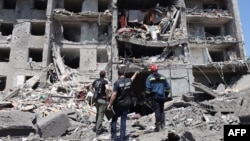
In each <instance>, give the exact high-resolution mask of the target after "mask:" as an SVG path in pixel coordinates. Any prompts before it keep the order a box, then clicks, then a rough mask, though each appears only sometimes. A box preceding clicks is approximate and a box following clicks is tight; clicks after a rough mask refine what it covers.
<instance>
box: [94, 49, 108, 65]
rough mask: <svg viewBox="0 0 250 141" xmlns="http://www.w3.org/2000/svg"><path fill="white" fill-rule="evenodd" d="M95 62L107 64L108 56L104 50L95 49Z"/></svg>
mask: <svg viewBox="0 0 250 141" xmlns="http://www.w3.org/2000/svg"><path fill="white" fill-rule="evenodd" d="M97 62H98V63H107V62H108V54H107V50H106V49H105V48H104V49H97Z"/></svg>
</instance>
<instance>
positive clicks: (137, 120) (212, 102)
mask: <svg viewBox="0 0 250 141" xmlns="http://www.w3.org/2000/svg"><path fill="white" fill-rule="evenodd" d="M248 77H250V76H249V75H246V76H244V77H242V79H240V80H239V81H238V82H237V83H235V85H234V86H232V87H231V88H230V89H229V88H227V89H226V88H225V87H224V88H223V87H221V86H219V87H218V89H217V90H212V89H210V88H207V87H205V86H202V85H201V87H200V90H201V91H200V92H196V93H188V94H183V96H182V97H172V99H171V100H168V101H166V103H165V108H164V109H165V117H166V126H165V130H164V131H162V132H154V122H155V119H154V113H151V114H148V115H144V116H141V115H140V113H134V112H132V113H130V114H129V115H128V119H127V135H128V139H129V140H131V141H150V140H154V141H178V140H181V141H211V138H213V139H212V140H213V141H220V140H223V126H224V125H232V124H246V123H248V122H249V120H248V119H249V117H250V112H249V111H250V110H249V105H250V104H249V99H250V98H249V96H250V93H249V92H248V88H247V87H246V83H242V82H244V81H246V80H247V79H248ZM66 78H67V77H65V79H61V80H60V81H58V82H56V83H53V84H52V83H48V84H47V85H46V86H44V87H39V86H38V87H36V88H33V89H32V88H30V87H28V86H29V85H27V83H26V84H25V85H23V86H22V87H19V88H17V89H14V90H13V91H10V92H8V93H6V94H3V95H2V97H1V103H0V108H1V111H0V112H1V113H0V136H1V140H22V141H31V140H74V141H77V140H79V141H80V140H82V141H95V140H104V141H105V140H109V138H110V126H109V124H110V121H108V120H107V118H106V117H105V119H104V122H103V125H104V127H105V128H106V129H105V128H104V129H105V131H106V132H104V134H103V135H101V136H99V137H96V136H95V132H94V128H93V127H94V126H95V114H96V109H95V105H94V103H92V102H91V96H92V93H91V92H90V91H88V89H87V88H88V86H87V85H83V84H79V83H77V82H74V81H71V79H66ZM196 86H197V84H196ZM239 88H242V89H239ZM211 94H213V95H211ZM135 108H136V107H135ZM118 125H119V123H118ZM118 128H119V127H118Z"/></svg>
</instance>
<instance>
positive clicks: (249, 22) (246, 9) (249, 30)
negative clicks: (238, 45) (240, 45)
mask: <svg viewBox="0 0 250 141" xmlns="http://www.w3.org/2000/svg"><path fill="white" fill-rule="evenodd" d="M238 6H239V12H240V19H241V25H242V30H243V35H244V42H245V48H246V53H247V57H249V56H250V0H238Z"/></svg>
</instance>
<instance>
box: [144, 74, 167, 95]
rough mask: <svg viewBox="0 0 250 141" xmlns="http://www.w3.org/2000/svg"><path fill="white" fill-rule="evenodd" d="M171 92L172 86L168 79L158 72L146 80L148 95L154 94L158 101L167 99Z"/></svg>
mask: <svg viewBox="0 0 250 141" xmlns="http://www.w3.org/2000/svg"><path fill="white" fill-rule="evenodd" d="M169 92H170V85H169V83H168V82H167V79H166V77H164V76H163V75H161V74H159V73H158V72H154V73H151V74H150V75H149V76H148V77H147V79H146V91H145V93H146V94H152V96H153V97H155V98H157V99H165V98H166V96H165V94H168V93H169Z"/></svg>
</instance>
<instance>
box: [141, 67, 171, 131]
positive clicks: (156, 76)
mask: <svg viewBox="0 0 250 141" xmlns="http://www.w3.org/2000/svg"><path fill="white" fill-rule="evenodd" d="M150 72H151V74H150V75H149V76H148V77H147V79H146V90H145V93H146V95H149V96H150V97H151V98H152V106H153V110H154V112H155V120H156V122H155V131H156V132H159V131H161V130H162V129H164V127H165V114H164V102H165V100H166V98H167V95H168V93H169V92H170V85H169V83H168V82H167V79H166V77H165V76H163V75H161V74H160V73H158V67H157V65H155V64H152V65H150Z"/></svg>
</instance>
